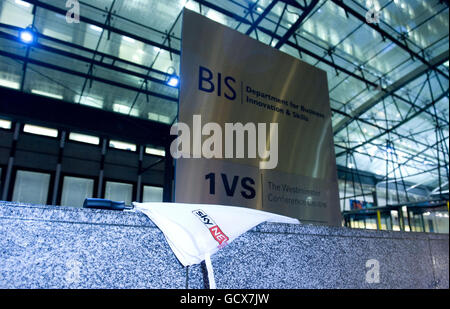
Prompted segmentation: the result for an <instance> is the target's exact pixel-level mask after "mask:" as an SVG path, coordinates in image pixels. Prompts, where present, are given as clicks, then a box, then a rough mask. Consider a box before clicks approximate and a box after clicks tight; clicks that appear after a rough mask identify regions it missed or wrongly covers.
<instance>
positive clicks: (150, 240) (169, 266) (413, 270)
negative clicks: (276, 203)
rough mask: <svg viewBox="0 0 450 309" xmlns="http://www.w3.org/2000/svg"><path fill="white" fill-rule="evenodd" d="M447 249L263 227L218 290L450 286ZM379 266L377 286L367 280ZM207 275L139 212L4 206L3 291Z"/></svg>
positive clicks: (418, 239)
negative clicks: (371, 263)
mask: <svg viewBox="0 0 450 309" xmlns="http://www.w3.org/2000/svg"><path fill="white" fill-rule="evenodd" d="M448 242H449V241H448V235H438V234H425V233H402V232H387V231H383V232H379V231H368V230H356V229H347V228H335V227H326V226H311V225H287V224H273V223H270V224H269V223H264V224H261V225H259V226H257V227H255V228H254V229H252V230H251V231H249V232H247V233H245V234H243V235H241V236H240V237H239V238H237V239H236V240H235V241H234V242H232V243H231V244H229V245H228V246H227V247H225V248H224V249H222V250H221V251H219V252H218V253H217V254H215V255H214V256H213V257H212V263H213V266H214V274H215V279H216V284H217V287H218V288H235V289H262V288H269V289H270V288H280V289H284V288H319V289H320V288H448V287H449V283H448V281H449V280H448V278H449V271H448V269H449V267H448V264H449V262H448V255H449V251H448ZM374 259H375V260H377V261H378V264H379V282H374V283H370V281H371V280H370V279H371V278H372V281H373V277H369V282H367V280H366V276H367V274H368V271H369V270H371V268H368V267H367V265H366V262H367V261H368V260H374ZM372 270H373V269H372ZM369 273H370V272H369ZM206 278H207V276H206V271H205V266H204V264H201V265H195V266H191V267H189V268H187V269H186V268H185V267H183V266H182V265H181V264H180V263H179V262H178V260H177V259H176V257H175V256H174V254H173V253H172V251H171V250H170V248H169V246H168V245H167V242H166V241H165V238H164V235H163V234H162V233H161V231H160V230H159V229H158V228H157V227H156V226H155V225H154V224H153V223H152V222H151V221H150V219H148V218H147V217H146V216H145V215H143V214H141V213H134V212H117V211H102V210H91V209H77V208H68V207H52V206H36V205H26V204H20V205H17V204H13V203H0V288H174V289H180V288H182V289H183V288H186V287H188V288H192V289H202V288H207V287H208V285H207V283H206V281H207V279H206ZM375 281H377V280H375Z"/></svg>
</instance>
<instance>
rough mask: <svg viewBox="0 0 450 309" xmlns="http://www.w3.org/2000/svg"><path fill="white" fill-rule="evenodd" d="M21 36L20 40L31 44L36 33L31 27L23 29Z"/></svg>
mask: <svg viewBox="0 0 450 309" xmlns="http://www.w3.org/2000/svg"><path fill="white" fill-rule="evenodd" d="M19 37H20V40H21V41H22V42H24V43H26V44H31V43H33V41H34V33H33V32H32V31H31V30H29V29H25V30H22V31H21V32H20V34H19Z"/></svg>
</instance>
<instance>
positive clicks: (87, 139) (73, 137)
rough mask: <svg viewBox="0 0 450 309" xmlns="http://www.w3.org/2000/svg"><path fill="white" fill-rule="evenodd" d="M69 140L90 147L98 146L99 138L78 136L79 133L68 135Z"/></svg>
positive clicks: (84, 135)
mask: <svg viewBox="0 0 450 309" xmlns="http://www.w3.org/2000/svg"><path fill="white" fill-rule="evenodd" d="M69 139H70V140H72V141H77V142H82V143H87V144H92V145H98V144H100V138H98V137H97V136H91V135H86V134H79V133H73V132H72V133H70V134H69Z"/></svg>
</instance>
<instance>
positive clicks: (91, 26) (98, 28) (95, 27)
mask: <svg viewBox="0 0 450 309" xmlns="http://www.w3.org/2000/svg"><path fill="white" fill-rule="evenodd" d="M89 28H90V29H92V30H94V31H97V32H102V31H103V28H101V27H99V26H96V25H89Z"/></svg>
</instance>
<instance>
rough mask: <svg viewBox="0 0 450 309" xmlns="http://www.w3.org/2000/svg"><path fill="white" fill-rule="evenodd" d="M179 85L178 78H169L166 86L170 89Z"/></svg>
mask: <svg viewBox="0 0 450 309" xmlns="http://www.w3.org/2000/svg"><path fill="white" fill-rule="evenodd" d="M179 83H180V79H179V78H178V76H171V77H170V78H169V80H168V81H167V85H169V86H171V87H177V86H178V84H179Z"/></svg>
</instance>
